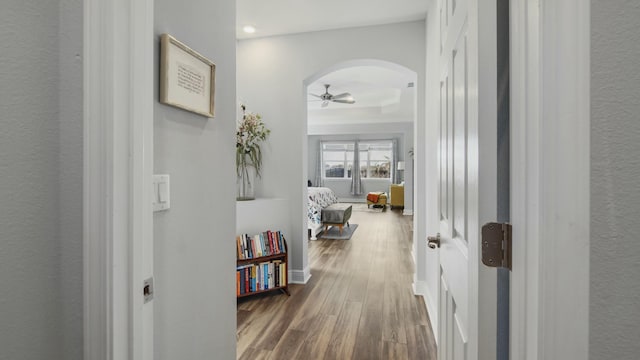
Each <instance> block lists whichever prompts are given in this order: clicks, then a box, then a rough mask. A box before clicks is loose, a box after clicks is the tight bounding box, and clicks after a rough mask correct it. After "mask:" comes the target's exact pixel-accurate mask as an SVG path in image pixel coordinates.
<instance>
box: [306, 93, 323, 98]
mask: <svg viewBox="0 0 640 360" xmlns="http://www.w3.org/2000/svg"><path fill="white" fill-rule="evenodd" d="M309 95H311V96H315V97H317V98H319V99H322V95H316V94H309Z"/></svg>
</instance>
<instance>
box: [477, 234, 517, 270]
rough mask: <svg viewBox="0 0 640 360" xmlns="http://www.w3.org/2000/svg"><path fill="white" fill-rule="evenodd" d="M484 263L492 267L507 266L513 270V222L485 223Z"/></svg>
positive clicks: (483, 239) (483, 240)
mask: <svg viewBox="0 0 640 360" xmlns="http://www.w3.org/2000/svg"><path fill="white" fill-rule="evenodd" d="M482 263H483V264H485V265H487V266H490V267H505V268H508V269H509V270H511V224H505V223H487V224H484V226H483V227H482Z"/></svg>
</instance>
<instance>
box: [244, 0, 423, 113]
mask: <svg viewBox="0 0 640 360" xmlns="http://www.w3.org/2000/svg"><path fill="white" fill-rule="evenodd" d="M428 3H429V1H427V0H396V1H389V0H314V1H311V0H238V1H237V6H236V9H237V10H236V11H237V12H236V14H237V16H236V26H237V29H236V34H237V37H238V39H250V38H258V37H265V36H273V35H284V34H295V33H304V32H311V31H321V30H331V29H341V28H349V27H358V26H369V25H382V24H393V23H399V22H406V21H414V20H421V19H424V18H425V15H426V11H427V5H428ZM245 25H251V26H253V27H255V28H256V32H255V33H254V34H246V33H244V32H243V31H242V28H243V27H244V26H245ZM413 81H415V79H412V78H411V77H410V76H408V75H406V74H403V73H400V72H397V71H393V70H389V69H386V68H382V67H374V66H358V67H352V68H348V69H342V70H338V71H336V72H333V73H330V74H327V75H325V76H324V77H322V78H320V79H318V80H317V81H316V82H314V83H313V84H311V85H309V88H308V90H309V91H308V92H309V93H313V94H323V93H324V91H325V90H324V86H323V85H324V84H330V85H331V87H330V88H329V92H330V93H331V94H334V95H337V94H340V93H343V92H349V93H351V95H353V97H354V99H355V100H356V103H355V104H340V103H333V102H332V103H330V104H329V105H328V106H327V107H325V108H321V107H320V104H321V102H319V101H309V102H308V109H309V113H308V115H309V117H308V120H309V125H327V124H366V123H369V124H371V123H398V122H412V121H413V118H414V110H415V87H413V88H409V87H408V86H407V85H408V83H409V82H413ZM309 100H316V98H314V97H312V96H309Z"/></svg>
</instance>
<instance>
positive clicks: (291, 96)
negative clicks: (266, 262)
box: [237, 21, 425, 271]
mask: <svg viewBox="0 0 640 360" xmlns="http://www.w3.org/2000/svg"><path fill="white" fill-rule="evenodd" d="M424 31H425V30H424V22H422V21H419V22H411V23H402V24H394V25H385V26H371V27H362V28H352V29H342V30H336V31H322V32H312V33H304V34H296V35H288V36H275V37H267V38H260V39H253V40H241V41H239V42H238V52H237V56H238V97H239V98H240V100H241V101H243V102H244V103H245V104H247V106H248V108H249V109H250V110H251V111H254V112H258V113H260V114H262V115H263V120H264V121H265V123H266V124H267V126H268V127H269V128H270V129H271V130H272V132H271V136H270V138H269V140H268V142H267V145H266V146H265V147H264V167H263V169H264V173H263V176H262V179H261V181H259V182H258V187H257V189H256V193H257V195H258V196H264V197H282V198H286V199H289V201H290V204H291V229H292V234H291V235H290V236H288V237H289V238H290V241H289V244H290V248H291V250H290V254H291V260H290V261H291V268H292V269H293V270H298V271H304V270H305V269H306V268H307V255H306V254H307V241H306V239H307V226H306V208H305V193H306V187H307V181H306V180H307V179H306V177H307V173H308V172H307V164H306V159H307V136H306V135H307V123H306V121H305V114H306V103H305V101H306V94H305V92H304V87H303V82H304V81H305V79H307V78H309V77H311V76H312V75H314V74H316V73H318V72H319V71H322V70H324V69H327V68H329V67H330V66H333V65H335V64H338V63H341V62H344V61H347V60H354V59H378V60H384V61H389V62H393V63H396V64H399V65H402V66H404V67H406V68H409V69H411V70H413V71H415V72H416V73H417V74H418V79H423V78H424ZM423 97H424V95H423V84H421V83H420V82H419V83H418V99H419V100H418V102H419V103H418V118H419V119H421V118H422V117H423V107H422V101H421V100H420V99H423Z"/></svg>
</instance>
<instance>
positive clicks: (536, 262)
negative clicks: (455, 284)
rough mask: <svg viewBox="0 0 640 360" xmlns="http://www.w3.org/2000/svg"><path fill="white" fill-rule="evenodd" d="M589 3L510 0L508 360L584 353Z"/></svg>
mask: <svg viewBox="0 0 640 360" xmlns="http://www.w3.org/2000/svg"><path fill="white" fill-rule="evenodd" d="M589 24H590V5H589V2H584V1H580V0H565V1H556V0H512V1H511V81H512V85H511V219H512V223H513V239H514V241H513V272H512V276H511V358H512V359H527V360H529V359H531V360H533V359H588V355H589V354H588V352H589V335H588V332H589V241H590V239H589V222H590V218H589V216H590V215H589V192H590V188H589V179H590V142H589V138H590V88H589V83H590V25H589Z"/></svg>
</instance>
